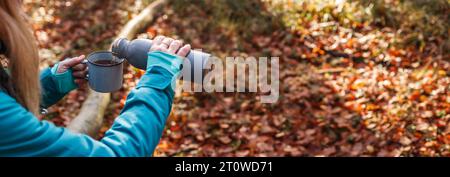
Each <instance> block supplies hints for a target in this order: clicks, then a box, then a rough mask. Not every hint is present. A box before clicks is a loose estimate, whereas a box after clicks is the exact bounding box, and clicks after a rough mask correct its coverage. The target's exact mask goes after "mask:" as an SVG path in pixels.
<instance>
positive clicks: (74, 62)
mask: <svg viewBox="0 0 450 177" xmlns="http://www.w3.org/2000/svg"><path fill="white" fill-rule="evenodd" d="M84 58H85V56H84V55H81V56H79V57H75V58H71V59H68V60H65V61H64V63H63V64H64V67H66V68H71V67H73V66H75V65H78V64H80V63H81V62H83V60H84Z"/></svg>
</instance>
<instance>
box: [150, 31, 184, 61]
mask: <svg viewBox="0 0 450 177" xmlns="http://www.w3.org/2000/svg"><path fill="white" fill-rule="evenodd" d="M182 45H183V42H181V41H180V40H174V39H172V38H169V37H165V36H157V37H156V38H155V39H153V45H152V47H151V49H150V51H162V52H167V53H170V54H176V55H178V56H181V57H186V55H188V54H189V52H190V51H191V45H184V46H183V47H181V46H182ZM180 47H181V48H180Z"/></svg>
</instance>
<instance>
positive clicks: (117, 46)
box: [111, 38, 211, 82]
mask: <svg viewBox="0 0 450 177" xmlns="http://www.w3.org/2000/svg"><path fill="white" fill-rule="evenodd" d="M151 46H152V40H149V39H135V40H132V41H129V40H128V39H125V38H119V39H117V40H115V41H114V43H113V44H112V49H111V51H112V52H113V54H114V55H116V56H117V57H119V58H123V59H126V60H127V61H128V63H130V64H131V65H133V66H134V67H136V68H139V69H143V70H145V69H146V68H147V53H148V51H149V49H150V48H151ZM210 56H211V55H210V54H208V53H204V52H201V51H197V50H191V51H190V52H189V54H188V55H187V56H186V58H187V60H188V62H187V61H185V62H184V63H183V68H185V65H186V63H189V64H190V66H189V67H188V69H189V70H190V71H191V76H192V77H190V78H192V79H190V80H188V81H193V80H194V79H193V78H194V77H193V76H194V73H196V72H195V71H196V70H197V71H201V72H203V71H204V70H205V66H206V63H207V61H208V59H209V57H210ZM184 72H185V71H184ZM202 75H203V74H202ZM202 77H203V76H202ZM184 80H185V81H186V80H187V79H186V78H184ZM198 81H200V80H197V79H195V82H198ZM201 81H203V78H202V79H201ZM201 81H200V82H201Z"/></svg>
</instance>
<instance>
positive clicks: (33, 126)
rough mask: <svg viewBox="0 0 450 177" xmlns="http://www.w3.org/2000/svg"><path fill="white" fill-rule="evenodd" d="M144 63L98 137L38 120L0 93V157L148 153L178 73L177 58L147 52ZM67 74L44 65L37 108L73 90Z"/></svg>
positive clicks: (157, 137) (160, 128) (156, 139)
mask: <svg viewBox="0 0 450 177" xmlns="http://www.w3.org/2000/svg"><path fill="white" fill-rule="evenodd" d="M147 61H148V64H147V71H146V73H145V74H144V75H143V76H142V78H141V80H140V82H139V83H138V85H137V87H136V88H135V89H133V90H132V91H131V92H130V93H129V95H128V98H127V100H126V103H125V106H124V108H123V110H122V112H121V113H120V115H119V116H118V117H117V118H116V120H115V121H114V124H113V125H112V127H111V129H109V130H108V131H107V132H106V133H105V136H104V137H103V139H101V140H100V141H97V140H95V139H92V138H91V137H89V136H87V135H84V134H78V133H73V132H71V131H69V130H68V129H66V128H62V127H56V126H55V125H53V124H52V123H50V122H47V121H40V120H38V119H37V118H36V117H35V116H34V115H33V114H32V113H30V112H29V111H27V110H26V109H25V108H24V107H22V106H21V105H20V104H19V103H17V102H16V100H15V99H13V98H12V97H10V96H9V95H7V94H6V93H5V92H3V91H0V156H25V157H29V156H45V157H47V156H51V157H53V156H63V157H67V156H72V157H73V156H75V157H94V156H96V157H118V156H120V157H136V156H138V157H145V156H151V155H152V154H153V151H154V149H155V147H156V145H157V144H158V142H159V140H160V138H161V134H162V132H163V129H164V125H165V123H166V119H167V117H168V116H169V113H170V110H171V107H172V101H173V96H174V90H173V88H172V84H171V83H172V82H173V81H174V80H175V79H174V78H176V76H177V75H178V74H179V72H180V68H181V63H182V59H181V58H179V57H177V56H174V55H170V54H167V53H163V52H151V53H149V54H148V60H147ZM54 70H55V69H54ZM70 72H71V71H68V72H66V73H62V74H56V72H54V71H53V72H52V70H51V69H46V70H44V71H43V72H42V73H41V83H42V90H43V93H42V103H41V106H42V107H48V106H51V105H52V104H54V103H56V102H57V101H58V100H60V99H61V98H62V97H63V96H64V95H65V94H66V93H67V92H69V91H70V90H71V89H73V88H74V85H73V78H72V74H71V73H70Z"/></svg>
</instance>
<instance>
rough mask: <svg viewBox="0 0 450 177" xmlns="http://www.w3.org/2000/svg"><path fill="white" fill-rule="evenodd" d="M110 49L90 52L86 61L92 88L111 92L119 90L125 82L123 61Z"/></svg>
mask: <svg viewBox="0 0 450 177" xmlns="http://www.w3.org/2000/svg"><path fill="white" fill-rule="evenodd" d="M124 60H125V59H120V58H118V57H116V56H114V55H113V54H112V52H109V51H99V52H94V53H91V54H89V56H88V57H87V59H86V60H85V62H84V63H87V66H88V68H89V69H88V76H87V80H88V83H89V86H90V87H91V89H93V90H95V91H97V92H102V93H109V92H114V91H117V90H119V89H120V88H121V87H122V83H123V61H124Z"/></svg>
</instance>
